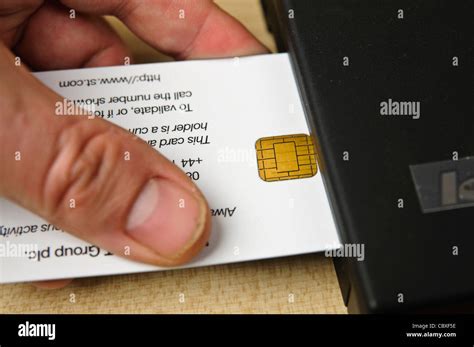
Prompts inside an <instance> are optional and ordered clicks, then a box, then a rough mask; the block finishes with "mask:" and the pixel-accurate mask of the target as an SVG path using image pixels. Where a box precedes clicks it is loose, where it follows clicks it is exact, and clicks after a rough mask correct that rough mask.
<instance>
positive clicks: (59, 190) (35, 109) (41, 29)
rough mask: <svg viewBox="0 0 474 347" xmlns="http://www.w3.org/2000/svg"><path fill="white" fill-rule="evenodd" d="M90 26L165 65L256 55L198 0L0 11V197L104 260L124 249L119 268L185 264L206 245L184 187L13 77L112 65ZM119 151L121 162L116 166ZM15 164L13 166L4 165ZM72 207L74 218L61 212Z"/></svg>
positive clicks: (251, 43)
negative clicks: (136, 44)
mask: <svg viewBox="0 0 474 347" xmlns="http://www.w3.org/2000/svg"><path fill="white" fill-rule="evenodd" d="M70 9H74V10H75V11H76V17H75V19H71V18H70V17H69V14H70V12H69V11H70ZM180 11H184V12H180ZM180 13H184V14H185V18H184V19H181V18H180V16H179V14H180ZM101 15H115V16H117V17H118V18H119V19H121V20H122V21H123V22H124V23H125V24H126V25H127V26H128V27H129V28H130V29H131V30H132V31H133V32H134V33H135V34H137V35H138V36H139V37H140V38H142V39H143V40H144V41H146V42H147V43H148V44H150V45H152V46H153V47H155V48H156V49H158V50H160V51H162V52H164V53H166V54H169V55H171V56H173V57H175V58H176V59H194V58H208V57H226V56H236V55H250V54H258V53H264V52H266V48H265V47H264V46H263V45H261V44H260V43H259V42H258V41H257V40H256V39H255V38H254V37H253V36H252V35H251V34H250V33H249V32H248V31H247V30H246V29H245V28H244V27H243V26H242V25H240V23H238V22H237V21H236V20H235V19H233V18H232V17H230V16H229V15H227V14H226V13H225V12H223V11H222V10H220V9H219V8H218V7H217V6H216V5H215V4H214V3H212V1H208V0H196V1H171V0H149V1H141V0H128V1H127V0H103V1H99V0H61V1H59V2H54V1H43V0H3V1H2V2H1V4H0V39H1V43H0V76H1V77H2V78H1V80H0V140H1V145H0V165H1V168H0V196H2V197H4V198H7V199H10V200H11V201H14V202H15V203H17V204H19V205H20V206H22V207H24V208H26V209H28V210H30V211H32V212H34V213H36V214H37V215H39V216H41V217H43V218H44V219H46V220H47V221H49V222H50V223H52V224H54V225H55V226H57V227H60V228H61V229H64V230H66V231H68V232H70V233H71V234H73V235H75V236H77V237H79V238H81V239H84V240H86V241H88V242H90V243H92V244H95V245H97V246H99V247H102V248H104V249H107V250H109V251H111V252H113V253H114V254H116V255H122V256H123V255H124V249H125V248H127V249H130V254H129V255H128V257H129V258H131V259H134V260H137V261H141V262H146V263H151V264H155V265H161V266H171V265H178V264H181V263H184V262H187V261H189V260H190V259H191V258H192V257H193V256H195V255H196V254H197V253H198V252H199V250H200V249H201V248H202V247H203V246H204V245H205V243H206V242H207V240H208V237H209V230H210V213H209V208H208V206H207V203H206V201H205V199H204V197H203V196H202V194H201V193H200V192H199V190H198V189H197V188H196V186H195V185H194V184H193V183H192V182H191V180H189V178H188V177H187V176H186V175H185V174H184V173H183V172H182V171H181V170H179V169H178V168H177V167H176V166H174V165H173V164H172V163H171V162H170V161H168V160H167V159H166V158H164V157H163V156H162V155H161V154H160V153H158V152H157V151H155V150H154V149H152V148H150V147H149V146H148V145H147V144H146V143H145V142H143V141H141V140H139V139H136V138H134V136H132V135H131V134H130V133H128V132H127V131H125V130H123V129H121V128H119V127H117V126H115V125H113V124H111V123H109V122H107V121H104V120H102V119H98V118H95V119H88V118H87V117H83V116H67V117H59V116H56V115H55V104H56V102H58V101H60V102H61V101H62V100H63V98H61V96H59V95H58V94H56V93H55V92H53V91H52V90H50V89H48V88H47V87H46V86H44V85H43V84H42V83H40V82H39V81H38V80H37V79H35V78H34V77H33V76H32V75H31V74H30V73H29V71H28V70H27V69H26V68H25V67H24V65H25V64H26V65H28V66H29V67H30V68H32V69H35V70H51V69H70V68H79V67H92V66H107V65H119V64H123V63H124V61H125V58H127V57H128V56H129V53H128V50H127V48H126V47H125V46H124V44H123V43H122V42H121V41H120V39H119V38H118V36H117V35H116V34H115V33H114V32H113V31H112V30H111V29H110V28H109V27H108V25H107V24H106V22H105V21H104V20H103V19H102V18H101V17H100V16H101ZM12 52H14V53H13V54H12ZM15 56H19V57H20V58H21V61H22V62H23V63H22V64H21V66H17V64H15V63H16V62H17V61H16V60H15ZM124 152H129V153H130V157H131V158H133V160H130V161H125V160H123V154H124ZM16 153H20V155H21V160H15V155H16ZM72 198H73V199H74V200H75V208H70V207H69V201H70V199H72ZM180 202H184V208H181V207H182V206H183V204H180ZM127 254H128V253H127ZM68 282H69V280H65V281H53V282H44V283H42V284H41V285H42V286H46V287H57V286H62V285H64V284H66V283H68Z"/></svg>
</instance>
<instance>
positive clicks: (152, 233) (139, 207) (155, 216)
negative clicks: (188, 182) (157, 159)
mask: <svg viewBox="0 0 474 347" xmlns="http://www.w3.org/2000/svg"><path fill="white" fill-rule="evenodd" d="M205 209H206V204H205V203H204V201H202V200H201V198H200V197H198V196H197V195H196V194H193V193H192V192H190V191H189V190H187V189H184V188H183V187H181V186H179V185H178V184H176V183H174V182H172V181H170V180H167V179H159V178H153V179H151V180H150V181H148V182H147V183H146V184H145V186H144V187H143V188H142V191H141V192H140V193H139V195H138V197H137V199H136V200H135V203H134V204H133V207H132V208H131V210H130V214H129V216H128V220H127V225H126V229H127V232H128V233H129V234H130V235H131V236H132V237H133V238H134V239H135V240H136V241H137V242H139V243H141V244H142V245H144V246H146V247H148V248H150V249H152V250H154V251H155V252H157V253H158V254H159V255H161V256H163V257H165V258H168V259H174V258H178V257H179V256H180V255H181V254H182V253H184V252H185V251H186V250H187V249H189V248H190V247H191V246H192V245H193V244H194V243H195V242H196V241H197V240H198V239H199V236H200V235H201V233H202V232H203V230H204V225H205V220H204V219H205V218H206V211H205Z"/></svg>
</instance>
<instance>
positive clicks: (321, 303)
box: [0, 0, 347, 313]
mask: <svg viewBox="0 0 474 347" xmlns="http://www.w3.org/2000/svg"><path fill="white" fill-rule="evenodd" d="M216 2H217V3H218V4H219V5H220V6H221V7H222V8H224V9H225V10H226V11H228V12H229V13H231V14H232V15H233V16H235V17H236V18H237V19H239V20H240V21H241V22H242V23H244V25H245V26H246V27H247V28H248V29H249V30H250V31H251V32H252V33H253V34H254V35H255V36H257V38H258V39H260V40H261V41H262V42H263V43H264V44H265V45H266V46H267V47H269V48H270V49H271V50H273V51H274V50H275V44H274V42H273V39H272V37H271V35H270V34H269V33H268V32H267V30H266V25H265V22H264V19H263V15H262V11H261V8H260V5H259V2H258V0H219V1H216ZM111 22H112V24H113V26H114V27H115V28H116V29H117V30H118V31H119V33H120V35H121V36H122V37H123V38H124V39H125V40H126V41H127V42H128V43H129V45H130V46H131V47H132V51H133V52H134V57H135V61H136V62H150V61H161V60H166V59H167V58H166V57H163V56H162V55H160V54H158V53H157V52H155V51H153V49H151V48H150V47H147V46H146V45H145V44H143V43H142V42H140V41H139V40H138V39H136V38H135V37H134V36H133V35H132V34H130V32H128V31H127V30H125V29H124V28H123V27H122V26H121V25H120V23H118V22H117V21H116V20H113V19H112V20H111ZM206 312H208V313H346V312H347V311H346V308H345V306H344V304H343V301H342V298H341V294H340V291H339V286H338V283H337V279H336V275H335V272H334V267H333V264H332V261H331V260H330V259H328V258H325V257H324V255H322V254H310V255H304V256H294V257H287V258H280V259H270V260H261V261H255V262H247V263H239V264H231V265H220V266H210V267H204V268H198V269H186V270H175V271H164V272H155V273H145V274H134V275H121V276H108V277H96V278H86V279H77V280H75V281H74V282H73V283H72V284H71V285H69V286H67V287H66V288H63V289H58V290H44V289H37V288H35V287H33V286H32V285H30V284H9V285H0V313H206Z"/></svg>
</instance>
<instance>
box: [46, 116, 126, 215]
mask: <svg viewBox="0 0 474 347" xmlns="http://www.w3.org/2000/svg"><path fill="white" fill-rule="evenodd" d="M87 122H88V121H86V123H87ZM86 123H84V122H77V123H75V124H73V125H71V126H69V127H67V128H66V129H64V130H62V131H61V133H60V134H59V135H58V137H57V141H56V150H55V153H56V154H55V157H54V159H53V160H52V161H51V164H50V165H49V166H48V168H47V172H46V174H45V185H44V194H43V206H46V208H47V212H46V214H47V215H48V216H51V218H52V219H54V217H55V216H58V215H61V214H62V213H63V212H64V211H65V210H66V209H71V208H74V209H79V210H81V209H84V208H94V207H95V206H101V204H103V203H105V202H106V199H107V196H108V195H110V192H111V190H112V189H113V186H114V183H113V181H114V180H113V177H114V172H115V170H116V169H115V168H116V166H117V164H118V162H119V160H120V158H121V152H122V150H121V148H122V143H121V141H120V139H119V138H120V136H118V133H119V131H118V130H117V129H114V127H94V124H86ZM115 177H116V176H115Z"/></svg>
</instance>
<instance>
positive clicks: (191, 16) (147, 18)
mask: <svg viewBox="0 0 474 347" xmlns="http://www.w3.org/2000/svg"><path fill="white" fill-rule="evenodd" d="M61 2H62V3H63V4H64V5H66V6H68V7H70V8H72V9H75V10H77V11H79V12H85V13H90V14H98V15H115V16H117V17H118V18H119V19H120V20H122V21H123V22H124V23H125V24H126V25H127V26H128V27H129V28H130V29H131V30H132V31H133V32H134V33H135V34H136V35H137V36H139V37H140V38H141V39H143V40H144V41H145V42H147V43H148V44H150V45H151V46H153V47H155V48H156V49H158V50H160V51H162V52H163V53H166V54H168V55H171V56H173V57H174V58H176V59H180V60H181V59H196V58H210V57H213V58H216V57H230V56H238V55H253V54H260V53H266V52H268V50H267V48H266V47H265V46H263V45H262V44H261V43H260V42H259V41H258V40H257V39H256V38H255V37H254V36H252V34H251V33H250V32H249V31H248V30H247V29H245V27H244V26H243V25H242V24H240V23H239V22H238V21H237V20H236V19H235V18H233V17H232V16H230V15H229V14H227V13H226V12H224V11H223V10H221V9H220V8H219V7H218V6H217V5H216V4H215V3H214V2H213V1H211V0H195V1H186V0H103V1H96V0H61Z"/></svg>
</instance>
